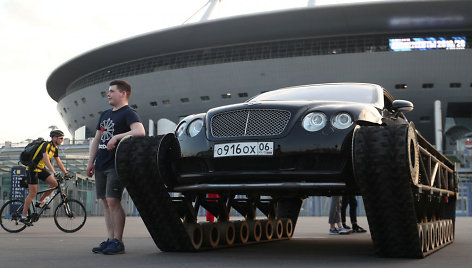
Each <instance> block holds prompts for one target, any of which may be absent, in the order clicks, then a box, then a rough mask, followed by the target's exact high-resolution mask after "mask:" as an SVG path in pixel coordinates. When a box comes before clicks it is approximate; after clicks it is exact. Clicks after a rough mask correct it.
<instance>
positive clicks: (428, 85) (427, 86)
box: [423, 83, 434, 88]
mask: <svg viewBox="0 0 472 268" xmlns="http://www.w3.org/2000/svg"><path fill="white" fill-rule="evenodd" d="M433 87H434V84H433V83H425V84H423V88H433Z"/></svg>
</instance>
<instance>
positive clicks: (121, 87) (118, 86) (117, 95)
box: [108, 80, 131, 106]
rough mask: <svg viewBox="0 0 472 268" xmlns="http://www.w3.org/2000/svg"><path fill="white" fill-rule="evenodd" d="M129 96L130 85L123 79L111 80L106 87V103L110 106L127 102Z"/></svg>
mask: <svg viewBox="0 0 472 268" xmlns="http://www.w3.org/2000/svg"><path fill="white" fill-rule="evenodd" d="M130 96H131V85H130V84H129V83H128V82H126V81H124V80H113V81H111V82H110V87H109V88H108V103H109V104H110V105H112V106H119V105H120V104H128V100H129V97H130Z"/></svg>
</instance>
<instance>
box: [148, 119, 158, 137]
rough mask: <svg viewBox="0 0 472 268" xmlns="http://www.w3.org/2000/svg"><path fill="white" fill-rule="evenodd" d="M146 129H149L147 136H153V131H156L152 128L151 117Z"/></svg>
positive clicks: (152, 121)
mask: <svg viewBox="0 0 472 268" xmlns="http://www.w3.org/2000/svg"><path fill="white" fill-rule="evenodd" d="M148 130H149V131H148V135H149V137H153V136H154V133H156V132H155V130H154V120H152V119H149V125H148Z"/></svg>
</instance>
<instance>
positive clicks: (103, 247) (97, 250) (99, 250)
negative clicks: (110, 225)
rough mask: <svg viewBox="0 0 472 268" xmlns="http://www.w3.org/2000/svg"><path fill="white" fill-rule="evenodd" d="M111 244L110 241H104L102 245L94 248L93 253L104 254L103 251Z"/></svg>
mask: <svg viewBox="0 0 472 268" xmlns="http://www.w3.org/2000/svg"><path fill="white" fill-rule="evenodd" d="M110 242H111V240H110V239H107V240H106V241H103V242H102V243H100V246H98V247H94V248H92V252H93V253H102V252H103V250H104V249H106V248H107V247H108V245H109V244H110Z"/></svg>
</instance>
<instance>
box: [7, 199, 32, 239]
mask: <svg viewBox="0 0 472 268" xmlns="http://www.w3.org/2000/svg"><path fill="white" fill-rule="evenodd" d="M23 204H24V201H23V200H9V201H7V202H6V203H5V204H4V205H3V206H2V209H1V210H0V225H1V226H2V228H3V229H4V230H5V231H7V232H10V233H18V232H21V231H23V230H24V229H25V228H26V225H25V224H23V223H21V222H20V218H21V214H22V213H23ZM28 215H30V210H29V209H28Z"/></svg>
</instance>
